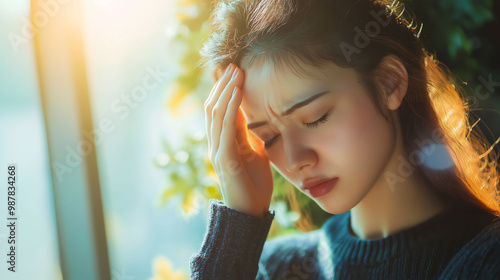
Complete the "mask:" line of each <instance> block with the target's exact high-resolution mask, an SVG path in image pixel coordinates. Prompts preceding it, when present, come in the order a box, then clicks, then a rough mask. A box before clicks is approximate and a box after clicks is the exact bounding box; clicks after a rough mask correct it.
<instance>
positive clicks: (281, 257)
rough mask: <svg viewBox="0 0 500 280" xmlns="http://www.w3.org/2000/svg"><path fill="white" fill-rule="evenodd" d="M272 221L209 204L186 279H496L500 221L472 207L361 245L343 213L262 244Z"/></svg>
mask: <svg viewBox="0 0 500 280" xmlns="http://www.w3.org/2000/svg"><path fill="white" fill-rule="evenodd" d="M274 216H275V213H274V211H273V210H271V211H268V212H267V213H266V215H265V217H264V218H256V217H253V216H249V215H246V214H245V213H242V212H239V211H237V210H234V209H231V208H229V207H227V206H225V205H224V203H223V202H222V201H219V200H216V199H211V200H210V206H209V221H208V225H207V232H206V235H205V238H204V241H203V244H202V246H201V249H200V251H199V252H198V253H196V254H193V255H192V256H191V259H190V270H191V279H211V280H213V279H225V280H232V279H252V280H253V279H289V280H292V279H293V280H299V279H357V280H358V279H500V219H499V218H497V217H495V216H494V215H492V214H490V213H487V212H484V211H482V210H480V209H477V208H473V207H472V208H463V207H455V208H451V209H449V210H446V211H444V212H441V213H439V214H437V215H436V216H434V217H432V218H430V219H428V220H427V221H425V222H422V223H420V224H418V225H415V226H413V227H411V228H409V229H405V230H403V231H400V232H398V233H395V234H392V235H389V236H387V237H385V238H379V239H368V240H363V239H359V238H358V237H356V236H355V235H353V234H352V233H351V231H350V211H348V212H345V213H343V214H339V215H335V216H332V217H331V218H329V219H328V220H327V221H326V222H325V224H324V225H323V226H322V227H321V228H320V229H317V230H314V231H311V232H307V233H296V234H291V235H285V236H279V237H276V238H272V239H269V240H268V241H266V238H267V234H268V232H269V229H270V226H271V223H272V221H273V219H274Z"/></svg>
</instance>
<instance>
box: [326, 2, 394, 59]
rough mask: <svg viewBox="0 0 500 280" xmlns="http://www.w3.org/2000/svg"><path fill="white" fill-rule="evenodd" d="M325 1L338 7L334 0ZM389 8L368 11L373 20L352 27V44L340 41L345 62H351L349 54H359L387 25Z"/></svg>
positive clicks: (333, 6)
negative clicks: (353, 33)
mask: <svg viewBox="0 0 500 280" xmlns="http://www.w3.org/2000/svg"><path fill="white" fill-rule="evenodd" d="M325 2H326V4H328V6H330V7H331V8H332V9H337V8H338V7H337V6H338V4H337V3H336V1H332V0H325ZM393 5H394V3H393V4H392V5H390V6H388V8H389V10H390V9H392V8H393ZM389 10H388V9H386V8H383V9H381V10H380V11H378V12H377V11H374V10H372V11H370V15H371V16H372V17H373V20H371V21H368V22H367V23H366V24H365V26H364V27H363V29H361V27H359V26H355V27H354V32H355V35H354V38H353V42H352V43H353V44H354V45H353V44H350V43H347V42H341V43H340V44H339V47H340V49H341V50H342V54H343V55H344V57H345V59H346V61H347V63H351V61H352V58H351V56H352V55H353V54H360V53H361V51H362V50H363V49H364V48H366V47H368V45H369V44H370V42H371V40H372V38H373V37H376V36H378V35H380V32H382V29H383V28H385V27H387V25H389V23H390V22H391V19H392V17H391V15H392V12H390V11H389Z"/></svg>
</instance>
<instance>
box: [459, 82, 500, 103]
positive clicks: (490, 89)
mask: <svg viewBox="0 0 500 280" xmlns="http://www.w3.org/2000/svg"><path fill="white" fill-rule="evenodd" d="M476 79H477V80H478V81H479V82H480V83H481V84H480V85H478V86H476V88H475V89H474V94H473V95H472V96H467V100H472V101H473V105H472V106H470V108H472V109H476V108H477V107H479V100H480V101H484V100H486V99H488V98H489V97H490V95H491V94H493V93H495V88H496V87H499V86H500V82H495V81H493V74H489V75H488V78H487V79H485V78H484V77H483V76H481V75H479V76H477V78H476Z"/></svg>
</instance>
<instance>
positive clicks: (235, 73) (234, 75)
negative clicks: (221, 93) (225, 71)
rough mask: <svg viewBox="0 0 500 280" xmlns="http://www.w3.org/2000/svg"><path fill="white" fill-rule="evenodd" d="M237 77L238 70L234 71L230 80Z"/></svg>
mask: <svg viewBox="0 0 500 280" xmlns="http://www.w3.org/2000/svg"><path fill="white" fill-rule="evenodd" d="M236 76H238V69H234V72H233V76H232V77H231V78H234V77H236Z"/></svg>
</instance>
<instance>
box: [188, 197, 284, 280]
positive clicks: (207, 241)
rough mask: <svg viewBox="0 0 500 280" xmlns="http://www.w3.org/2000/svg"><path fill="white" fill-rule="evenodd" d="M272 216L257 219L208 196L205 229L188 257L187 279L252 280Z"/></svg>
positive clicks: (270, 212)
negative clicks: (189, 277)
mask: <svg viewBox="0 0 500 280" xmlns="http://www.w3.org/2000/svg"><path fill="white" fill-rule="evenodd" d="M274 216H275V212H274V211H268V212H266V214H265V215H264V217H263V218H257V217H254V216H251V215H247V214H245V213H243V212H240V211H237V210H235V209H232V208H229V207H227V206H226V205H224V203H223V202H222V201H220V200H217V199H210V201H209V217H208V225H207V232H206V234H205V237H204V240H203V243H202V245H201V249H200V251H199V252H197V253H196V254H194V255H192V256H191V258H190V260H189V267H190V275H191V279H197V280H201V279H251V280H254V279H255V278H256V275H257V272H258V270H259V258H260V256H261V254H262V249H263V247H264V243H265V241H266V239H267V234H268V233H269V229H270V228H271V223H272V221H273V219H274Z"/></svg>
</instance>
